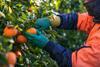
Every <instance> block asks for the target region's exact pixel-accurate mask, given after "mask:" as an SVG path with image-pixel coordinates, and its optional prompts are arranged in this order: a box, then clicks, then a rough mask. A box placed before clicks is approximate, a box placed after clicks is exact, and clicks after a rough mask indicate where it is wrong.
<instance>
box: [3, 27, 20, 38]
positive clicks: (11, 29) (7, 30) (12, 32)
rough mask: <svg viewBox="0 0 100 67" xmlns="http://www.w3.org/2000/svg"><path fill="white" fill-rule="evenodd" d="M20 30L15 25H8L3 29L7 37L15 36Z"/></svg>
mask: <svg viewBox="0 0 100 67" xmlns="http://www.w3.org/2000/svg"><path fill="white" fill-rule="evenodd" d="M17 32H18V30H17V29H16V28H14V27H13V26H6V27H5V28H4V31H3V35H4V36H5V37H13V36H16V35H17Z"/></svg>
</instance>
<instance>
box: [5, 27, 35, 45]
mask: <svg viewBox="0 0 100 67" xmlns="http://www.w3.org/2000/svg"><path fill="white" fill-rule="evenodd" d="M26 32H28V33H30V34H36V29H35V28H29V29H27V30H26ZM3 35H4V36H5V37H9V38H10V37H14V36H17V38H16V42H17V43H26V42H27V38H26V37H25V36H24V35H22V34H21V33H20V32H19V31H18V30H17V29H16V28H14V27H13V26H6V27H5V29H4V31H3Z"/></svg>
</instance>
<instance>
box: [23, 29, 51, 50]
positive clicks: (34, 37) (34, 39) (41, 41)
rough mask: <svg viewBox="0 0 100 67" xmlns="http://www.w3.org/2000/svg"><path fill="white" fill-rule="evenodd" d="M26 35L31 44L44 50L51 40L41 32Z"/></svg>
mask: <svg viewBox="0 0 100 67" xmlns="http://www.w3.org/2000/svg"><path fill="white" fill-rule="evenodd" d="M24 35H25V36H26V37H27V39H28V41H29V42H31V43H32V44H33V45H35V46H37V47H40V48H43V47H44V46H45V45H46V44H47V43H48V42H49V39H48V38H47V37H45V36H44V35H43V34H42V33H41V32H39V31H37V34H30V33H27V32H25V33H24Z"/></svg>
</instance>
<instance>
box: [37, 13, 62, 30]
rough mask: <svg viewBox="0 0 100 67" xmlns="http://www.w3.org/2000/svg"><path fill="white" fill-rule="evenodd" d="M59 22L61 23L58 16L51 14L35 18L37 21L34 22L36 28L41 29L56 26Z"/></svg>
mask: <svg viewBox="0 0 100 67" xmlns="http://www.w3.org/2000/svg"><path fill="white" fill-rule="evenodd" d="M60 23H61V19H60V17H59V16H56V15H52V16H49V17H45V18H40V19H37V21H36V22H35V26H36V28H37V29H40V30H43V29H49V27H50V26H52V27H58V26H59V25H60Z"/></svg>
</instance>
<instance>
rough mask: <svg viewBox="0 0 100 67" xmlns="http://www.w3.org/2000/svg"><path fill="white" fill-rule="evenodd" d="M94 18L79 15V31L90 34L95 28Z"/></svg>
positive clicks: (84, 14) (83, 14) (86, 14)
mask: <svg viewBox="0 0 100 67" xmlns="http://www.w3.org/2000/svg"><path fill="white" fill-rule="evenodd" d="M92 19H93V17H91V16H89V15H88V13H82V14H79V13H78V22H77V29H78V30H80V31H84V32H86V33H88V34H89V32H90V31H91V29H92V27H93V26H94V22H93V20H92Z"/></svg>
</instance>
